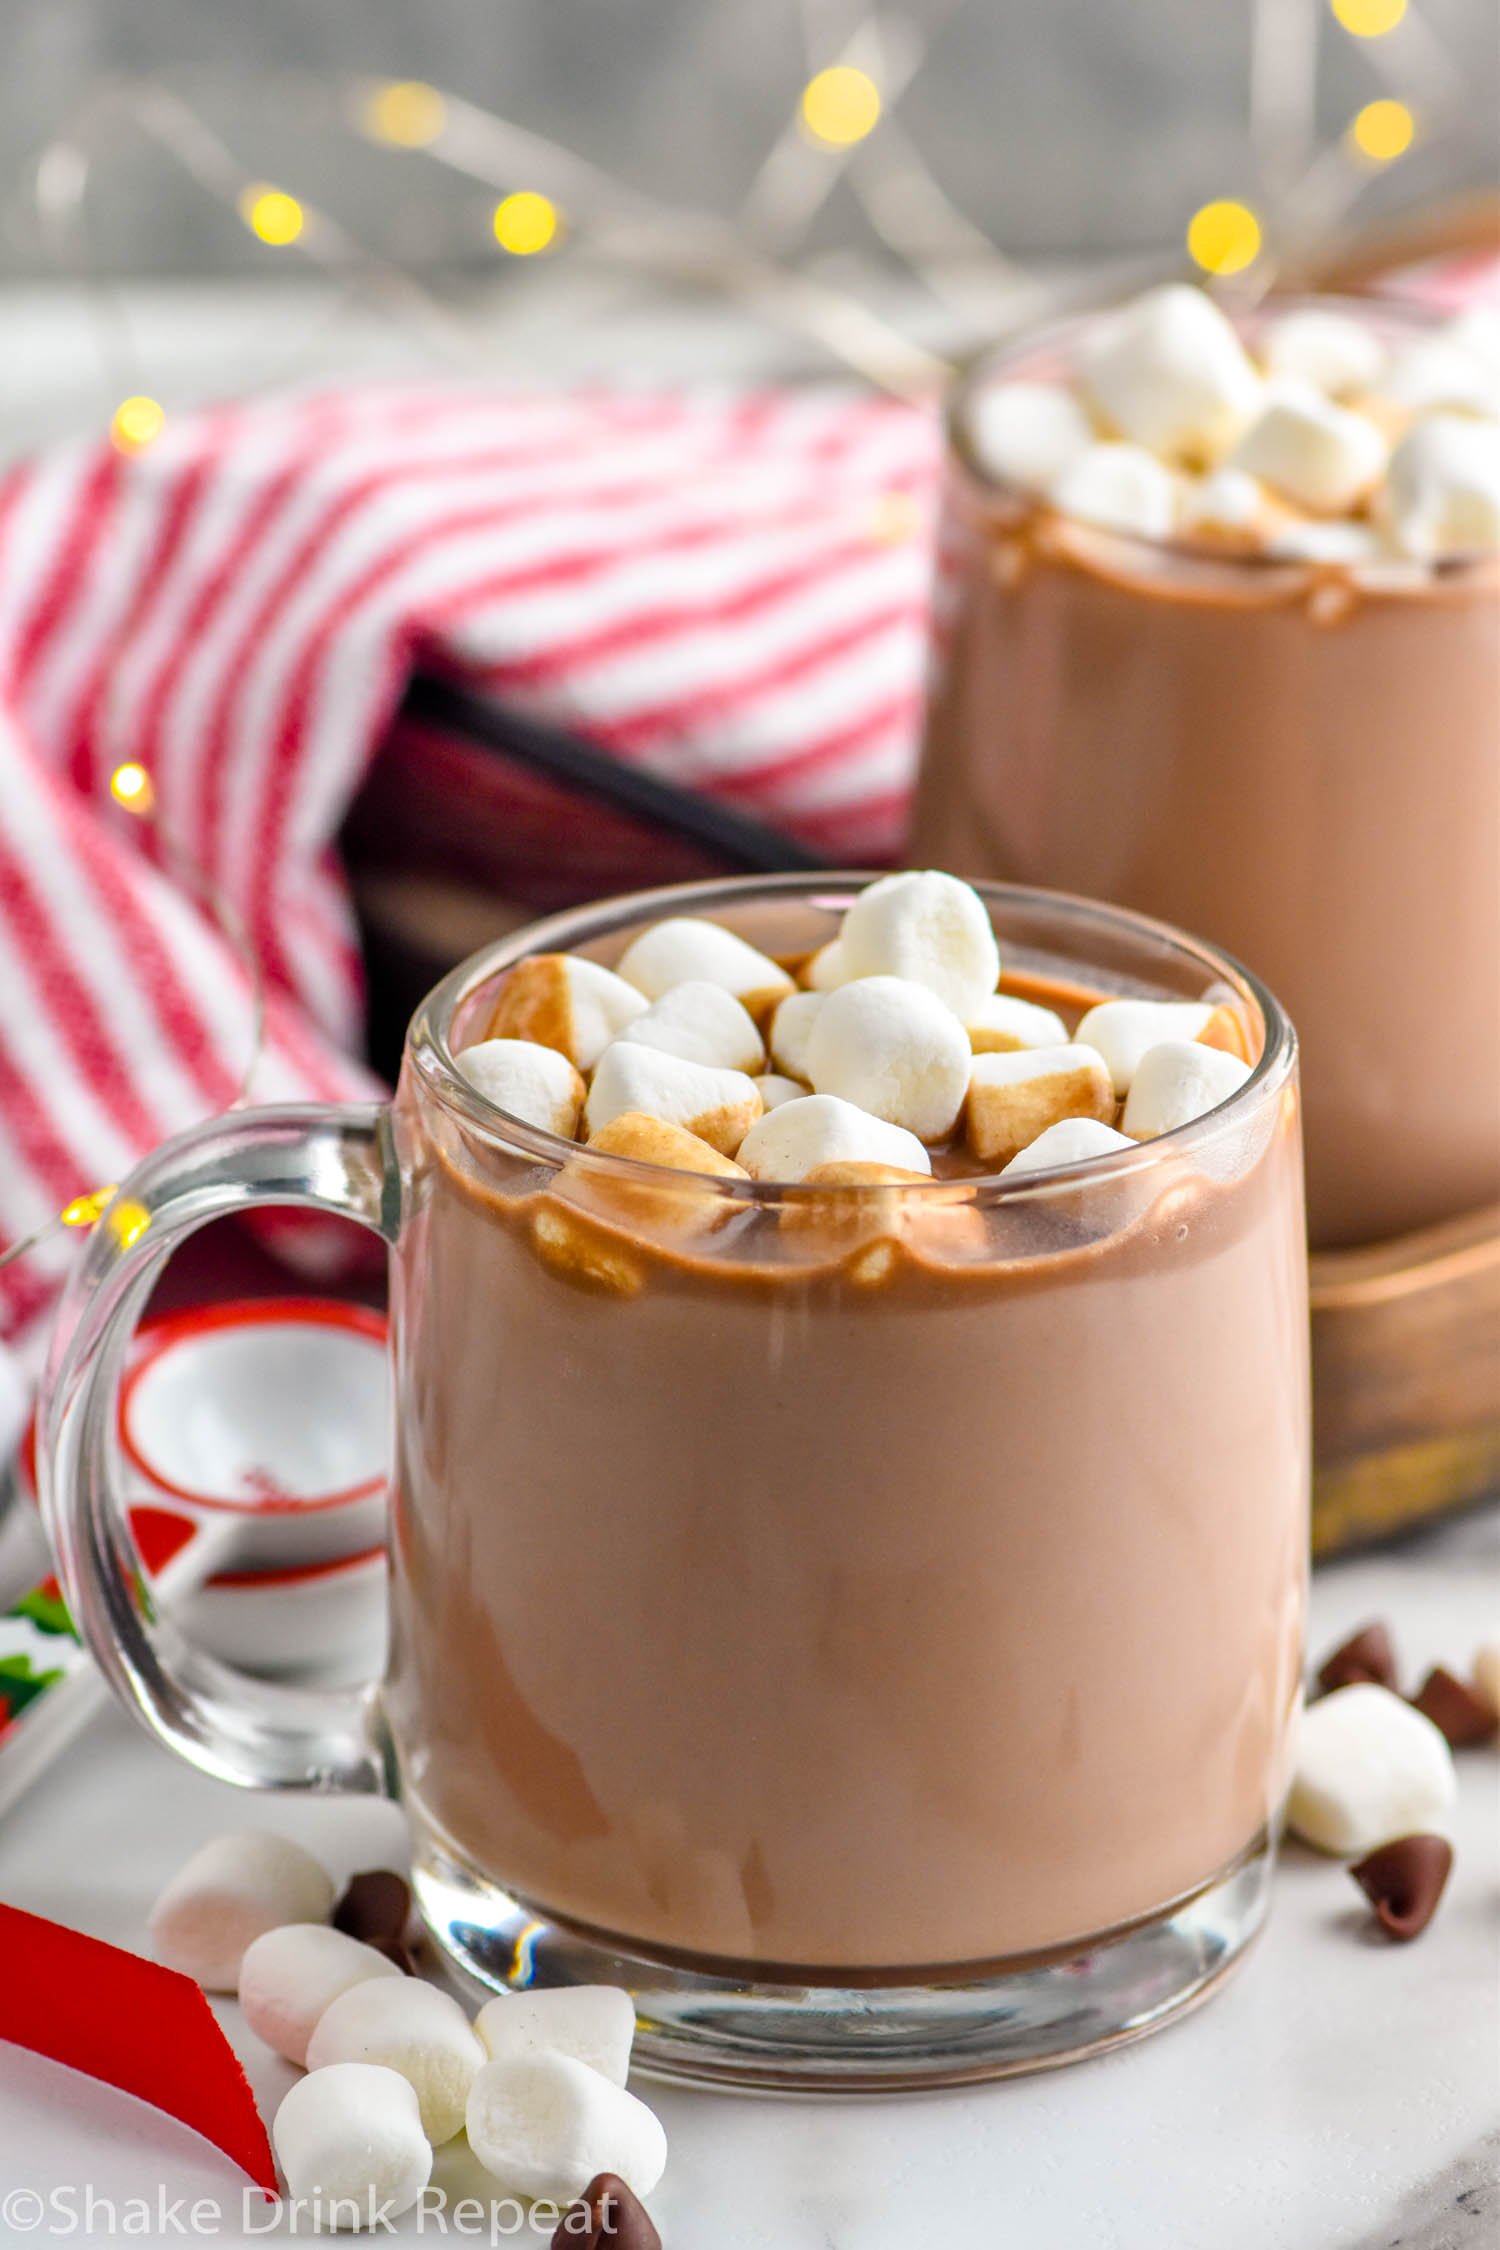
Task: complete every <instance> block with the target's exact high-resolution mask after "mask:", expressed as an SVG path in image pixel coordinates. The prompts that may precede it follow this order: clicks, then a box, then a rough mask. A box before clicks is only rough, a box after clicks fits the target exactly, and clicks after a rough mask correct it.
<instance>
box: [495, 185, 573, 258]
mask: <svg viewBox="0 0 1500 2250" xmlns="http://www.w3.org/2000/svg"><path fill="white" fill-rule="evenodd" d="M561 224H562V221H561V218H560V217H559V214H558V209H557V205H556V204H555V203H553V202H551V201H550V200H549V199H548V198H547V197H546V196H545V195H537V194H536V193H535V192H534V190H533V189H531V188H522V189H520V190H519V191H518V192H517V193H516V194H515V195H507V196H506V197H505V198H504V200H503V201H502V202H499V203H497V204H496V205H495V220H494V225H495V240H496V241H497V242H498V243H499V245H500V247H501V249H502V250H508V251H509V252H510V254H511V256H512V257H513V258H532V257H535V255H536V253H537V252H538V250H547V249H550V248H551V246H552V244H553V243H554V242H555V241H556V240H557V230H558V228H559V226H560V225H561Z"/></svg>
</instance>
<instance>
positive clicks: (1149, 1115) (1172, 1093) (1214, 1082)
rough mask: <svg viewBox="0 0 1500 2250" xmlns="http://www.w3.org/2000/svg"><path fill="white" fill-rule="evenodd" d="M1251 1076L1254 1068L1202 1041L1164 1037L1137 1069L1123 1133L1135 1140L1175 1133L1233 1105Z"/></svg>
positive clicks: (1148, 1050)
mask: <svg viewBox="0 0 1500 2250" xmlns="http://www.w3.org/2000/svg"><path fill="white" fill-rule="evenodd" d="M1249 1076H1250V1065H1249V1064H1248V1063H1246V1062H1241V1060H1240V1058H1239V1056H1238V1055H1230V1054H1226V1053H1225V1051H1224V1049H1223V1048H1222V1047H1205V1046H1204V1045H1203V1044H1202V1042H1201V1041H1199V1040H1196V1039H1163V1040H1162V1041H1161V1042H1160V1043H1159V1044H1158V1045H1157V1046H1155V1047H1148V1048H1147V1049H1146V1052H1145V1053H1144V1054H1143V1055H1142V1057H1141V1059H1140V1061H1139V1063H1138V1064H1137V1065H1136V1071H1135V1076H1134V1078H1133V1079H1132V1080H1131V1084H1130V1093H1129V1095H1128V1096H1127V1098H1126V1102H1125V1114H1124V1116H1123V1117H1122V1118H1121V1119H1120V1129H1121V1131H1122V1132H1124V1133H1126V1134H1128V1136H1129V1137H1130V1139H1131V1140H1134V1141H1150V1140H1154V1139H1155V1138H1156V1136H1157V1134H1158V1133H1171V1132H1175V1130H1176V1129H1177V1127H1178V1126H1179V1125H1191V1123H1192V1122H1193V1119H1194V1118H1195V1117H1204V1116H1206V1115H1207V1114H1208V1112H1209V1110H1211V1109H1217V1108H1218V1106H1219V1104H1220V1102H1227V1101H1228V1099H1229V1097H1230V1095H1231V1094H1235V1093H1238V1092H1239V1089H1240V1088H1241V1086H1243V1085H1244V1083H1245V1080H1246V1079H1247V1078H1248V1077H1249Z"/></svg>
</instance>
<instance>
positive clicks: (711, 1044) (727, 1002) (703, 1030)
mask: <svg viewBox="0 0 1500 2250" xmlns="http://www.w3.org/2000/svg"><path fill="white" fill-rule="evenodd" d="M785 1005H786V1002H785V1001H783V1002H782V1006H783V1007H785ZM620 1037H621V1039H622V1040H623V1041H625V1042H626V1043H627V1044H630V1045H634V1046H638V1047H657V1048H659V1049H660V1050H661V1052H662V1053H663V1054H664V1055H680V1056H681V1057H682V1059H683V1061H684V1062H695V1063H704V1064H706V1065H707V1067H708V1068H709V1069H710V1070H743V1071H755V1070H759V1069H760V1067H761V1064H762V1063H763V1062H764V1061H765V1059H766V1051H765V1048H764V1046H763V1045H762V1044H761V1036H760V1033H759V1032H758V1031H757V1030H756V1028H755V1023H754V1019H753V1018H752V1017H751V1016H750V1014H749V1013H748V1011H747V1010H746V1009H744V1008H742V1007H741V1006H740V1003H739V1002H738V1000H736V998H735V997H734V994H733V993H732V992H726V991H725V990H724V987H723V986H722V985H721V984H708V983H705V982H704V980H703V979H702V978H701V977H690V978H689V979H688V981H687V982H686V983H685V984H674V985H673V987H672V989H671V991H670V992H664V993H663V994H662V996H661V998H660V999H659V1000H653V1001H652V1002H651V1005H650V1006H649V1007H648V1008H647V1009H646V1010H645V1012H644V1014H642V1015H639V1016H637V1017H636V1018H635V1019H634V1021H633V1022H631V1023H629V1024H627V1025H626V1027H625V1029H624V1030H623V1031H622V1032H621V1034H620Z"/></svg>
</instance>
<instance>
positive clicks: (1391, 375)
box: [1379, 336, 1500, 418]
mask: <svg viewBox="0 0 1500 2250" xmlns="http://www.w3.org/2000/svg"><path fill="white" fill-rule="evenodd" d="M1379 395H1380V396H1381V397H1382V398H1387V399H1391V400H1392V401H1394V403H1395V404H1396V405H1397V406H1401V407H1404V408H1405V409H1406V410H1407V412H1408V413H1410V414H1435V413H1443V414H1473V415H1480V416H1484V417H1488V418H1493V417H1494V416H1495V415H1496V414H1500V374H1497V372H1496V370H1495V369H1494V368H1492V367H1490V366H1488V365H1487V364H1486V362H1485V360H1484V359H1483V358H1482V357H1481V355H1480V354H1479V353H1477V352H1474V351H1471V350H1468V349H1466V348H1465V347H1464V345H1463V344H1462V343H1458V342H1455V341H1454V340H1453V338H1452V337H1451V336H1423V337H1420V338H1419V339H1418V340H1417V341H1416V342H1415V343H1411V344H1407V345H1405V346H1404V347H1403V349H1402V350H1401V351H1399V352H1398V353H1397V355H1396V357H1395V359H1394V360H1393V361H1392V362H1391V366H1390V368H1389V370H1388V372H1387V374H1386V375H1385V377H1384V379H1383V381H1382V382H1381V385H1380V393H1379Z"/></svg>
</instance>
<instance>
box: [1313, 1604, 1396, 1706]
mask: <svg viewBox="0 0 1500 2250" xmlns="http://www.w3.org/2000/svg"><path fill="white" fill-rule="evenodd" d="M1360 1681H1373V1682H1374V1684H1375V1686H1376V1687H1383V1688H1390V1689H1392V1690H1394V1689H1395V1685H1396V1652H1395V1650H1394V1649H1393V1648H1392V1647H1391V1636H1390V1634H1389V1632H1388V1631H1387V1630H1386V1628H1385V1626H1384V1625H1382V1624H1380V1623H1378V1622H1377V1623H1375V1624H1373V1625H1364V1626H1362V1627H1361V1628H1360V1630H1359V1631H1358V1632H1357V1633H1356V1634H1354V1635H1353V1637H1352V1638H1351V1639H1349V1640H1347V1641H1345V1642H1344V1643H1343V1645H1342V1647H1340V1648H1336V1649H1335V1650H1334V1652H1333V1654H1332V1656H1330V1657H1329V1659H1328V1661H1327V1662H1326V1663H1325V1664H1324V1666H1323V1668H1322V1670H1321V1671H1320V1672H1319V1674H1318V1686H1319V1688H1320V1689H1321V1690H1322V1692H1323V1694H1324V1695H1332V1693H1333V1691H1334V1689H1335V1688H1341V1687H1353V1686H1355V1685H1356V1683H1358V1682H1360Z"/></svg>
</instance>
